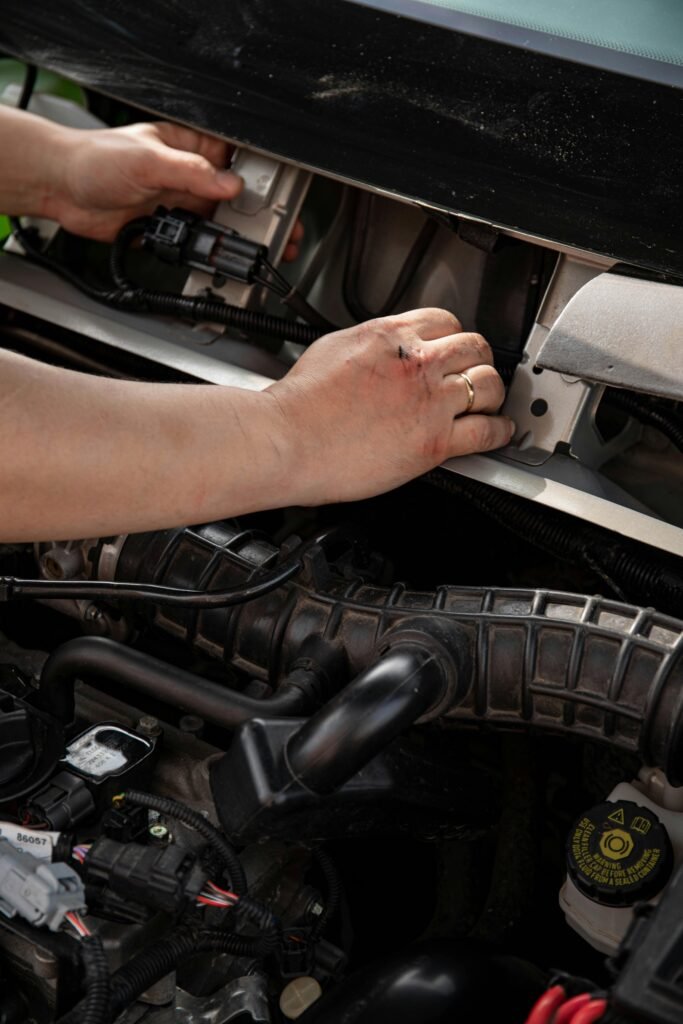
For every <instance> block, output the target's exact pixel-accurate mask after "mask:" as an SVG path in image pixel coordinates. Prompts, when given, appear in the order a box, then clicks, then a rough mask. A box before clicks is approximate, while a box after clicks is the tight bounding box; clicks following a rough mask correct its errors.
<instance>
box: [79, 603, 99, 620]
mask: <svg viewBox="0 0 683 1024" xmlns="http://www.w3.org/2000/svg"><path fill="white" fill-rule="evenodd" d="M83 618H84V619H85V621H86V622H101V621H102V619H103V618H104V615H103V614H102V612H101V610H100V609H99V608H98V607H97V605H96V604H89V605H88V607H87V608H86V609H85V614H84V616H83Z"/></svg>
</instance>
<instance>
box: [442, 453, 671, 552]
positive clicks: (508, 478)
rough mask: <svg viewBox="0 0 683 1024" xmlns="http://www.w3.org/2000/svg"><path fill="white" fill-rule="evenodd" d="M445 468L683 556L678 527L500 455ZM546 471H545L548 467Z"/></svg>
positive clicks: (455, 462)
mask: <svg viewBox="0 0 683 1024" xmlns="http://www.w3.org/2000/svg"><path fill="white" fill-rule="evenodd" d="M444 469H447V470H449V472H451V473H458V474H460V476H464V477H469V479H471V480H479V481H480V482H481V483H484V484H489V485H491V486H492V487H498V488H500V490H502V491H508V492H509V493H510V494H517V495H519V497H520V498H527V499H528V500H529V501H535V502H536V503H537V504H539V505H545V506H546V507H547V508H555V509H558V510H559V511H560V512H567V513H569V515H572V516H578V518H579V519H584V520H586V522H589V523H595V525H596V526H602V527H604V528H605V529H608V530H613V531H615V532H616V533H620V534H621V535H622V536H624V537H630V538H631V539H632V540H638V541H641V542H642V543H644V544H650V545H652V547H655V548H660V549H661V550H662V551H669V552H671V553H672V554H674V555H677V556H678V557H683V530H681V529H679V527H677V526H672V525H671V524H670V523H665V522H664V521H663V520H661V519H657V518H655V517H654V515H653V514H647V513H644V512H641V511H638V510H637V509H634V508H627V507H625V506H623V505H619V504H617V503H615V502H614V501H613V500H611V499H608V498H605V497H604V496H602V495H599V494H591V493H589V492H587V491H585V490H579V489H578V488H577V487H573V486H571V485H569V484H567V483H563V482H561V481H559V480H553V479H550V478H549V477H548V476H547V475H537V474H536V473H534V472H532V471H531V469H529V468H527V467H523V466H520V465H513V464H511V463H509V462H505V461H503V459H502V458H501V457H500V456H486V455H467V456H465V457H463V458H459V459H449V460H448V462H445V463H444ZM543 471H544V473H545V472H546V466H544V467H543Z"/></svg>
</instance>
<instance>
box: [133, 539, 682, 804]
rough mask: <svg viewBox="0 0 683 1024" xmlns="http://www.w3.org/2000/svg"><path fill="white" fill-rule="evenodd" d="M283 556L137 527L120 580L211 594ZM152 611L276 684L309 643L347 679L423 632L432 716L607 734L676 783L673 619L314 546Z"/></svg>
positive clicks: (677, 688) (258, 542)
mask: <svg viewBox="0 0 683 1024" xmlns="http://www.w3.org/2000/svg"><path fill="white" fill-rule="evenodd" d="M289 550H290V549H289V546H285V550H283V551H279V550H278V549H277V548H276V547H274V546H273V545H272V544H270V543H269V542H268V540H267V539H266V538H262V537H258V536H256V535H255V534H253V533H251V532H248V531H241V530H240V529H239V527H238V526H237V525H236V524H234V523H218V524H211V525H209V526H202V527H198V528H196V529H187V530H182V531H167V532H164V533H158V534H144V535H135V536H131V537H130V538H129V539H128V540H127V541H126V543H125V544H124V546H123V549H122V553H121V557H120V559H119V563H118V569H117V574H116V576H117V579H121V580H131V581H133V580H134V581H137V582H153V583H158V584H165V585H169V586H185V587H188V586H189V587H193V588H199V587H206V588H207V589H208V588H217V587H222V586H228V585H234V584H240V583H244V582H245V581H246V580H248V579H250V578H251V577H252V576H253V575H254V574H257V573H258V571H259V570H260V569H268V568H272V566H273V565H274V563H276V562H277V561H278V558H285V557H286V556H287V553H288V551H289ZM154 617H155V622H156V624H157V625H158V626H159V627H160V628H162V629H164V630H166V631H168V632H171V633H173V634H174V635H176V636H179V637H182V638H183V639H185V640H186V641H187V642H188V643H191V644H193V645H194V646H195V647H196V648H197V649H199V650H201V651H203V652H205V653H208V654H210V655H212V656H213V657H219V658H224V659H225V660H226V662H228V663H230V664H231V665H233V666H234V667H236V668H238V669H241V670H243V671H244V672H246V673H248V674H249V676H251V677H255V678H259V679H262V680H264V681H267V682H269V683H270V685H271V686H272V687H273V688H274V689H276V688H277V687H278V685H279V684H280V683H281V681H283V680H284V679H285V678H286V677H287V675H288V673H289V671H290V670H291V668H292V666H293V665H294V664H296V663H297V662H298V660H299V659H300V658H301V654H302V651H303V650H304V648H305V644H306V643H310V641H311V638H316V641H317V642H318V644H321V643H322V644H323V645H324V646H326V647H327V648H328V649H329V650H330V651H333V652H334V653H335V654H336V656H337V658H338V659H340V661H341V662H342V663H344V664H345V666H346V681H349V680H351V679H354V678H356V677H358V676H360V675H361V674H362V673H364V672H366V670H368V669H371V668H372V667H373V666H374V665H376V664H377V663H379V662H380V661H381V659H382V658H383V657H384V655H385V654H386V653H387V651H388V650H389V649H390V648H391V647H392V642H393V638H395V637H396V636H397V635H398V634H400V635H401V637H402V638H409V637H410V636H411V635H412V636H413V637H414V638H416V639H417V640H418V642H420V638H423V639H424V637H425V636H429V638H430V640H429V642H430V643H433V642H437V643H438V644H439V645H441V648H442V649H443V651H446V652H447V653H446V656H445V661H444V659H441V663H442V664H444V665H445V668H444V669H443V678H444V687H445V692H447V693H448V694H449V696H448V700H447V701H445V702H444V703H442V704H441V705H440V707H439V711H438V714H439V716H440V717H442V718H446V719H452V720H454V721H459V722H462V723H472V724H476V723H482V724H483V723H486V724H488V725H492V726H496V727H502V728H520V727H522V728H530V729H537V730H544V731H549V732H555V733H567V734H571V735H573V736H582V737H585V738H586V739H589V740H596V741H602V742H607V743H610V744H612V745H614V746H615V747H619V748H620V749H622V750H625V751H629V752H632V753H636V754H638V755H639V756H640V757H641V758H642V760H643V761H644V762H646V763H648V764H652V765H657V766H659V767H662V768H663V769H664V770H665V771H666V773H667V776H668V778H669V780H670V781H671V782H672V783H674V784H675V785H681V784H683V735H682V730H683V656H682V652H683V623H681V622H680V621H678V620H677V619H673V618H669V617H667V616H664V615H660V614H659V613H657V612H656V611H653V610H652V609H643V608H637V607H633V606H630V605H625V604H619V603H617V602H615V601H611V600H607V599H604V598H601V597H589V596H582V595H576V594H564V593H555V592H552V591H545V590H535V591H534V590H502V589H496V588H462V587H454V586H443V587H439V588H437V589H436V590H432V591H413V590H409V589H407V588H406V587H404V586H403V585H402V584H396V585H395V586H393V587H389V588H387V587H382V586H378V585H376V584H375V583H373V582H367V581H366V580H364V579H363V577H362V575H361V573H360V572H359V573H358V574H357V575H354V574H353V573H350V572H349V563H348V559H347V560H346V562H345V567H344V572H343V573H342V572H341V571H336V568H335V565H334V563H333V562H330V561H329V560H328V558H327V557H326V556H325V554H324V552H323V549H322V548H321V547H320V546H319V545H316V544H312V545H311V546H310V547H309V550H308V554H307V555H306V556H305V570H304V572H303V573H302V574H301V575H300V576H299V577H297V579H296V580H292V581H290V582H288V583H285V584H284V585H283V586H282V587H280V588H279V589H277V590H275V591H273V592H272V593H269V594H266V595H265V596H263V597H260V598H258V599H257V600H254V601H251V602H249V603H248V604H245V605H241V606H239V607H235V608H222V609H208V610H202V609H187V610H183V609H178V608H175V607H171V608H156V609H155V612H154ZM389 677H390V674H387V678H389ZM343 682H344V680H342V683H343ZM309 740H310V737H309Z"/></svg>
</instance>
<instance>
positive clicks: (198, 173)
mask: <svg viewBox="0 0 683 1024" xmlns="http://www.w3.org/2000/svg"><path fill="white" fill-rule="evenodd" d="M145 179H146V180H145V184H146V185H147V187H148V188H150V189H154V190H159V191H161V190H163V189H170V190H172V191H174V192H189V193H190V195H193V196H197V197H198V198H200V199H213V200H219V199H234V198H235V196H236V195H238V194H239V192H240V191H241V190H242V186H243V184H244V182H243V181H242V179H241V178H240V177H239V175H237V174H235V173H234V172H233V171H230V170H221V169H219V168H218V167H214V165H213V164H212V163H211V162H210V161H209V160H207V159H206V157H204V156H200V155H199V153H188V152H187V151H185V150H181V149H171V147H170V146H164V145H161V146H159V147H158V148H157V147H155V148H154V157H153V159H150V161H149V165H148V167H147V173H146V174H145Z"/></svg>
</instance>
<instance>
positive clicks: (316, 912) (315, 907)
mask: <svg viewBox="0 0 683 1024" xmlns="http://www.w3.org/2000/svg"><path fill="white" fill-rule="evenodd" d="M324 909H325V908H324V906H323V905H322V903H313V904H312V905H311V908H310V912H311V914H313V916H314V917H320V915H321V914H322V912H323V910H324Z"/></svg>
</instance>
